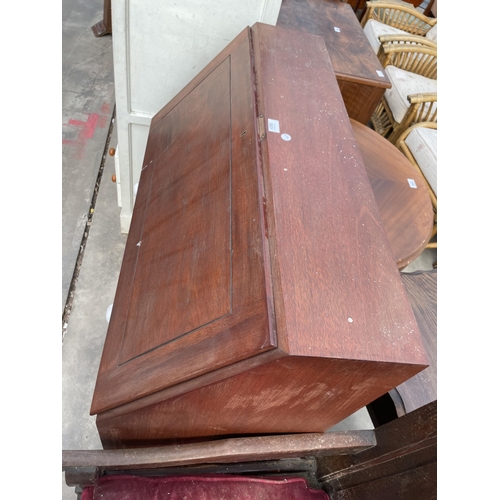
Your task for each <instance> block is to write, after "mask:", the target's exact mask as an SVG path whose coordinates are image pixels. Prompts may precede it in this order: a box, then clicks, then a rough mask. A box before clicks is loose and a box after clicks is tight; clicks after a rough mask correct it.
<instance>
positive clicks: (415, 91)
mask: <svg viewBox="0 0 500 500" xmlns="http://www.w3.org/2000/svg"><path fill="white" fill-rule="evenodd" d="M379 59H380V62H381V64H382V66H383V67H384V68H385V72H386V74H387V76H388V78H389V80H390V81H391V84H392V88H390V89H387V90H386V91H385V93H384V95H383V97H382V99H381V101H380V103H379V105H378V106H377V108H376V109H375V112H374V113H373V115H372V119H371V121H372V124H373V127H374V129H375V130H376V131H377V132H378V133H379V134H381V135H383V136H384V137H386V138H387V139H388V140H389V141H390V142H392V143H393V144H396V143H397V140H398V138H399V136H400V135H401V133H402V132H403V131H404V130H406V129H407V128H408V127H409V126H411V125H412V124H414V123H419V122H424V121H425V122H437V49H436V48H435V47H431V46H427V45H422V44H415V43H394V40H391V41H389V42H388V43H386V44H382V46H381V48H380V52H379Z"/></svg>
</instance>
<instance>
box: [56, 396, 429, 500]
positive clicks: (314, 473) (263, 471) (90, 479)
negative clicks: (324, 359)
mask: <svg viewBox="0 0 500 500" xmlns="http://www.w3.org/2000/svg"><path fill="white" fill-rule="evenodd" d="M436 442H437V403H436V402H433V403H430V404H428V405H426V406H424V407H421V408H418V409H417V410H415V411H414V412H412V413H411V414H409V415H406V416H404V417H402V418H398V419H397V420H395V421H393V422H389V423H387V424H385V425H383V426H381V427H378V428H376V429H375V430H373V431H346V432H332V433H325V434H319V435H318V434H307V435H288V436H262V437H250V438H237V439H227V440H221V441H211V442H206V443H197V444H187V445H180V446H163V447H157V448H145V449H127V450H85V451H80V450H77V451H76V450H75V451H73V450H67V451H63V452H62V469H63V471H64V472H65V480H66V483H67V484H68V485H69V486H75V487H76V492H77V493H78V492H81V490H82V488H85V487H86V486H92V485H94V484H97V482H98V481H99V478H100V477H102V476H110V475H116V474H119V475H124V474H127V475H134V476H146V477H172V476H176V475H187V474H189V475H205V474H214V473H217V474H221V473H224V474H228V475H239V476H241V475H250V476H258V477H267V478H272V477H274V476H279V477H285V478H286V477H303V478H305V479H306V480H307V482H308V483H309V485H310V487H312V488H315V489H316V488H322V489H323V490H324V491H326V492H328V493H329V495H330V497H331V498H335V499H337V498H338V499H346V500H347V499H351V500H364V499H367V498H373V499H381V498H390V499H393V498H394V499H405V500H412V499H415V500H428V499H435V498H437V473H436V469H437V467H436V457H437V444H436ZM144 500H146V499H144Z"/></svg>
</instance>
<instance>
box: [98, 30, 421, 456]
mask: <svg viewBox="0 0 500 500" xmlns="http://www.w3.org/2000/svg"><path fill="white" fill-rule="evenodd" d="M427 365H428V361H427V355H426V353H425V349H424V346H423V344H422V339H421V335H420V332H419V330H418V327H417V324H416V321H415V317H414V315H413V312H412V309H411V306H410V303H409V300H408V297H407V295H406V292H405V289H404V286H403V284H402V281H401V277H400V275H399V272H398V269H397V267H396V264H395V261H394V256H393V255H392V253H391V250H390V245H389V242H388V240H387V236H386V234H385V232H384V230H383V227H382V224H381V220H380V217H379V214H378V211H377V206H376V203H375V199H374V196H373V192H372V190H371V188H370V183H369V181H368V178H367V174H366V171H365V168H364V166H363V162H362V159H361V156H360V152H359V151H358V148H357V147H356V143H355V141H354V137H353V132H352V129H351V125H350V122H349V119H348V117H347V114H346V110H345V106H344V103H343V101H342V97H341V95H340V91H339V87H338V85H337V83H336V79H335V74H334V72H333V69H332V66H331V63H330V60H329V58H328V54H327V51H326V48H325V44H324V41H323V39H322V38H320V37H317V36H313V35H309V34H305V33H304V34H302V33H297V32H293V31H290V30H286V29H283V28H279V27H272V26H269V25H264V24H256V25H254V26H253V27H252V28H248V29H246V30H245V31H244V32H242V33H241V34H240V35H239V36H238V37H237V38H236V39H235V40H234V41H233V42H232V43H230V44H229V45H228V46H227V47H226V49H225V50H224V51H223V52H221V54H219V56H217V57H216V58H215V59H214V60H213V61H212V63H210V64H209V65H208V66H207V67H206V68H205V69H204V70H203V71H202V72H201V73H200V74H199V75H198V76H197V77H196V78H195V79H194V80H193V81H192V82H191V83H190V84H189V85H188V86H187V87H186V88H185V89H184V90H182V91H181V92H180V93H179V94H178V95H177V96H176V97H175V98H174V99H173V100H172V101H171V102H169V103H168V104H167V105H166V106H165V107H164V108H163V109H162V110H161V111H160V112H159V113H158V114H157V115H156V116H155V117H154V118H153V121H152V124H151V130H150V133H149V138H148V143H147V147H146V154H145V159H144V164H143V168H142V173H141V180H140V183H139V190H138V193H137V199H136V205H135V209H134V214H133V218H132V222H131V228H130V233H129V236H128V240H127V245H126V248H125V253H124V257H123V263H122V268H121V272H120V277H119V282H118V286H117V291H116V296H115V301H114V305H113V311H112V315H111V319H110V324H109V328H108V332H107V336H106V341H105V345H104V350H103V354H102V359H101V364H100V368H99V373H98V377H97V381H96V387H95V392H94V397H93V401H92V408H91V413H92V414H97V420H96V423H97V427H98V430H99V434H100V437H101V440H102V443H103V446H104V447H105V448H117V447H124V446H128V447H131V446H141V445H145V444H148V445H151V444H161V443H166V442H176V440H177V441H179V440H186V439H210V438H214V437H216V436H217V437H223V436H232V435H252V434H270V433H272V434H276V433H295V432H323V431H325V430H326V429H328V428H329V427H331V426H332V425H334V424H335V423H337V422H339V421H340V420H342V419H344V418H345V417H347V416H348V415H350V414H351V413H353V412H354V411H356V410H358V409H359V408H361V407H362V406H365V405H366V404H367V403H369V402H371V401H372V400H374V399H375V398H377V397H379V396H381V395H382V394H384V393H386V392H387V391H388V390H390V389H392V388H394V387H396V386H397V385H398V384H401V383H402V382H404V381H405V380H407V379H408V378H410V377H411V376H413V375H414V374H416V373H418V372H420V371H421V370H423V369H424V368H425V367H426V366H427Z"/></svg>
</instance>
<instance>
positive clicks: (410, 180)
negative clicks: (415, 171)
mask: <svg viewBox="0 0 500 500" xmlns="http://www.w3.org/2000/svg"><path fill="white" fill-rule="evenodd" d="M407 180H408V184H409V185H410V187H411V188H414V189H417V184H416V182H415V181H414V180H413V179H407Z"/></svg>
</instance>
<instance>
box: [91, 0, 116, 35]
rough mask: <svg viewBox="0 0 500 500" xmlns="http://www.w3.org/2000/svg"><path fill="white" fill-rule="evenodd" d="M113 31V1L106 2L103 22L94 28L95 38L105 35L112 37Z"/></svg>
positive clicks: (105, 0)
mask: <svg viewBox="0 0 500 500" xmlns="http://www.w3.org/2000/svg"><path fill="white" fill-rule="evenodd" d="M112 30H113V26H112V19H111V0H104V5H103V15H102V21H99V22H98V23H96V24H94V26H92V31H93V33H94V36H96V37H100V36H104V35H111V33H112Z"/></svg>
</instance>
